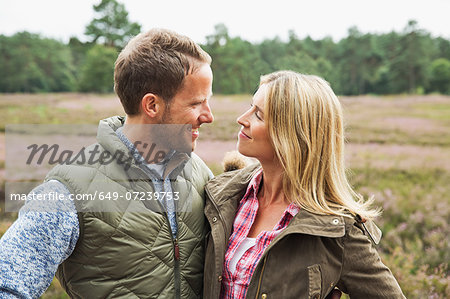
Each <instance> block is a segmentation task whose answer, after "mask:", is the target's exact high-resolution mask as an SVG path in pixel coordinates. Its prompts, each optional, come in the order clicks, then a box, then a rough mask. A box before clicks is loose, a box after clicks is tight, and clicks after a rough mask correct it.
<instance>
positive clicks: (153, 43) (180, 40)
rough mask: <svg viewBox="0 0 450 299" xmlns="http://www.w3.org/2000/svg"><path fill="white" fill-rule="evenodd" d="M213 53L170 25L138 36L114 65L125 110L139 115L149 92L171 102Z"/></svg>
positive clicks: (209, 60)
mask: <svg viewBox="0 0 450 299" xmlns="http://www.w3.org/2000/svg"><path fill="white" fill-rule="evenodd" d="M200 63H208V64H211V57H210V56H209V55H208V53H206V52H205V51H204V50H203V49H202V48H200V46H199V45H197V44H196V43H195V42H194V41H193V40H191V39H190V38H188V37H187V36H184V35H181V34H178V33H176V32H173V31H170V30H166V29H152V30H150V31H148V32H146V33H141V34H139V35H137V36H136V37H134V38H133V39H132V40H130V42H129V43H128V44H127V45H126V47H125V48H124V49H123V50H122V52H121V53H120V54H119V56H118V57H117V60H116V64H115V69H114V90H115V91H116V93H117V95H118V96H119V98H120V101H121V102H122V106H123V108H124V110H125V113H126V114H128V115H136V114H138V113H139V110H140V107H139V106H140V103H141V100H142V98H143V96H144V95H145V94H146V93H153V94H156V95H158V96H160V97H162V98H163V99H164V100H165V101H166V102H167V103H169V102H170V100H171V99H172V98H173V97H174V96H175V94H176V93H177V92H178V90H179V89H180V87H181V86H182V83H183V80H184V78H185V77H186V76H187V74H189V73H192V72H194V71H195V69H196V67H197V66H198V65H199V64H200Z"/></svg>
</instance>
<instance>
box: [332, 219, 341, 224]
mask: <svg viewBox="0 0 450 299" xmlns="http://www.w3.org/2000/svg"><path fill="white" fill-rule="evenodd" d="M331 223H333V224H334V225H338V224H339V219H337V218H334V219H333V221H332V222H331Z"/></svg>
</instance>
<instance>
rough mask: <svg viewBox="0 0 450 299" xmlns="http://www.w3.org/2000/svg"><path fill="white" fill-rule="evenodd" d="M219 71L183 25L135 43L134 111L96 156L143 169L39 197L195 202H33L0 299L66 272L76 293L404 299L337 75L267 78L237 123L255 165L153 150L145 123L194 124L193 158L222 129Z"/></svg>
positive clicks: (129, 79) (6, 255) (94, 176)
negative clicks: (355, 183)
mask: <svg viewBox="0 0 450 299" xmlns="http://www.w3.org/2000/svg"><path fill="white" fill-rule="evenodd" d="M210 63H211V58H210V57H209V55H208V54H207V53H206V52H204V51H203V50H202V49H201V48H200V47H199V46H198V45H197V44H195V43H194V42H193V41H192V40H191V39H189V38H187V37H185V36H181V35H179V34H176V33H174V32H171V31H167V30H161V29H154V30H150V31H149V32H147V33H144V34H140V35H138V36H137V37H135V38H134V39H132V40H131V41H130V42H129V43H128V45H127V46H126V47H125V48H124V49H123V51H122V52H121V53H120V55H119V57H118V59H117V61H116V65H115V73H114V80H115V91H116V93H117V94H118V96H119V98H120V100H121V102H122V105H123V108H124V110H125V113H126V117H125V118H121V117H113V118H109V119H106V120H103V121H101V122H100V124H99V127H98V134H97V141H98V144H95V145H93V146H97V147H99V148H100V152H99V155H101V154H102V153H105V152H109V153H113V152H115V151H116V150H120V151H122V152H126V153H128V155H130V156H132V157H133V159H132V160H133V162H132V164H131V166H130V167H129V168H127V169H124V167H123V165H120V164H119V163H110V164H108V165H102V164H101V163H94V164H90V165H83V166H79V165H59V166H57V167H55V168H54V169H53V170H52V171H51V172H50V173H49V174H48V175H47V177H46V179H45V182H44V183H43V184H41V185H39V186H38V187H36V188H35V189H34V190H33V192H34V193H35V194H36V193H37V194H46V193H49V192H57V193H59V194H61V195H62V196H65V197H69V196H70V195H73V194H93V193H94V192H98V191H103V192H117V194H120V195H125V194H128V193H130V192H135V191H142V192H147V193H152V194H153V193H158V192H159V193H160V192H166V193H173V194H181V195H182V196H181V197H183V196H184V197H183V198H184V201H185V202H187V201H188V202H189V207H190V208H188V209H184V210H183V209H179V208H178V206H177V205H176V204H175V203H174V201H173V200H166V201H164V200H162V201H158V204H159V205H158V204H154V203H150V204H147V202H140V201H126V202H125V204H124V201H117V202H110V203H108V204H109V206H108V208H109V210H108V211H104V210H102V209H99V206H100V205H102V204H104V202H99V201H91V202H87V203H86V202H78V201H57V202H52V203H49V204H50V205H53V206H52V207H51V208H52V212H46V213H42V212H36V211H34V210H33V205H35V204H36V203H34V202H29V203H27V204H26V205H25V206H24V207H23V208H22V210H21V211H20V214H19V218H18V220H17V221H16V222H15V223H13V225H12V226H11V227H10V229H9V230H8V231H7V232H6V233H5V235H4V236H3V237H2V239H1V240H0V298H37V297H39V296H40V295H41V294H42V293H43V292H44V291H45V289H46V288H47V287H48V286H49V284H50V282H51V281H52V279H53V277H54V275H55V274H56V276H57V277H58V279H59V281H60V282H61V284H62V286H63V287H64V289H65V290H66V292H67V293H68V294H69V295H70V296H71V297H74V298H199V297H204V298H219V297H221V298H325V297H326V296H327V295H328V294H330V292H332V291H333V289H335V288H339V289H340V290H342V292H345V293H348V294H349V295H350V296H351V297H352V298H403V297H404V296H403V294H402V292H401V290H400V287H399V286H398V284H397V282H396V280H395V278H394V277H393V276H392V274H391V272H390V271H389V269H388V268H387V267H386V266H384V265H383V264H382V263H381V261H380V259H379V256H378V254H377V252H376V250H375V249H374V246H373V245H372V242H373V243H378V241H379V239H380V232H379V230H378V229H377V228H376V226H375V225H374V224H373V223H372V221H371V220H370V219H371V218H373V217H374V216H376V215H377V212H376V211H374V210H371V209H370V208H368V207H367V204H365V203H363V202H362V201H361V200H360V197H359V195H357V194H355V193H354V191H353V190H352V189H351V187H350V186H349V185H348V182H347V179H346V176H345V173H344V170H345V168H344V165H343V162H344V161H343V160H344V155H343V146H344V136H343V125H342V112H341V108H340V104H339V101H338V99H337V98H336V96H335V95H334V93H333V91H332V90H331V88H330V87H329V86H328V84H327V83H326V82H325V81H324V80H322V79H320V78H318V77H315V76H307V75H301V74H297V73H294V72H290V71H280V72H275V73H272V74H269V75H266V76H263V77H262V78H261V82H260V86H259V89H258V91H257V92H256V94H255V95H254V97H253V101H252V105H251V108H250V109H249V110H248V111H247V112H245V113H244V114H243V115H242V116H240V117H239V118H238V123H239V124H240V125H241V126H242V129H241V131H240V132H239V137H238V138H239V141H238V149H239V151H240V152H241V153H242V154H243V155H246V156H249V157H254V158H256V159H257V160H258V161H259V163H257V164H255V165H251V166H248V167H246V168H243V169H240V170H235V171H230V172H226V173H224V174H222V175H220V176H218V177H216V178H213V176H212V173H211V171H210V170H209V169H208V167H207V166H206V165H205V164H204V162H203V161H202V160H201V159H200V158H199V157H198V156H196V155H195V154H194V153H192V154H190V155H186V154H185V153H183V152H182V151H180V152H178V151H170V152H168V154H167V155H166V156H165V157H164V156H161V157H159V159H156V158H155V157H149V156H147V155H145V154H144V153H145V151H146V149H145V148H144V147H145V146H144V145H145V144H147V142H151V141H152V136H146V137H145V138H146V139H145V141H146V142H142V138H143V130H142V128H143V126H145V125H155V124H168V125H170V124H184V125H189V128H190V130H189V146H190V148H192V149H194V147H195V143H196V139H197V138H198V136H199V131H198V129H199V127H200V126H201V125H202V124H203V123H210V122H212V121H213V115H212V113H211V110H210V107H209V103H208V101H209V99H210V97H211V94H212V91H211V87H212V71H211V68H210ZM146 135H148V132H146ZM162 135H164V133H163V134H162ZM166 135H167V136H166V137H170V136H169V135H170V134H168V133H167V134H166ZM159 137H161V136H159ZM161 149H162V150H167V149H164V148H163V147H162V148H161ZM86 150H88V149H86ZM143 157H146V158H143ZM147 158H148V159H147ZM150 161H151V163H149V162H150ZM155 162H157V163H155ZM188 162H189V165H190V168H189V171H188V170H186V167H185V166H186V165H187V163H188ZM183 193H189V196H186V195H183ZM182 200H183V199H180V202H181V201H182ZM177 204H179V203H177ZM124 205H125V206H124ZM132 206H133V207H132ZM158 208H159V209H158ZM55 211H56V212H55ZM205 215H206V218H205ZM338 297H339V296H338Z"/></svg>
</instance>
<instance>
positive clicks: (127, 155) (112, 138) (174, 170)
mask: <svg viewBox="0 0 450 299" xmlns="http://www.w3.org/2000/svg"><path fill="white" fill-rule="evenodd" d="M124 124H125V117H123V116H113V117H109V118H106V119H103V120H101V121H100V122H99V126H98V131H97V141H98V143H99V144H100V145H101V146H102V147H103V148H104V149H106V150H107V151H108V152H110V153H112V154H115V153H121V154H122V155H123V156H122V157H123V158H122V159H121V160H122V161H126V163H129V164H130V165H128V166H129V167H130V168H135V169H142V167H141V166H142V165H141V164H142V163H144V161H143V158H142V156H140V155H139V154H137V155H138V156H139V157H138V158H136V157H135V155H134V154H133V153H134V152H136V153H137V151H136V150H135V149H134V145H132V143H131V142H130V141H129V140H128V139H126V141H128V142H129V144H127V143H126V142H124V140H122V139H121V138H120V136H119V135H118V134H117V132H116V131H117V130H118V129H119V128H121V127H123V125H124ZM123 136H125V135H123ZM125 138H126V136H125ZM130 146H131V147H133V148H130ZM133 149H134V150H133ZM189 159H190V156H189V155H187V154H185V153H178V152H175V153H173V154H172V155H171V157H170V158H169V159H168V160H167V161H166V167H165V171H164V174H163V177H164V178H166V177H170V178H176V177H177V176H178V175H179V173H180V172H181V171H182V170H183V169H184V167H185V165H186V163H187V162H188V161H189Z"/></svg>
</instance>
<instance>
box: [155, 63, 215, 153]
mask: <svg viewBox="0 0 450 299" xmlns="http://www.w3.org/2000/svg"><path fill="white" fill-rule="evenodd" d="M212 80H213V75H212V71H211V67H210V66H209V65H208V64H207V63H204V64H202V65H201V66H200V67H199V68H198V69H197V70H196V71H195V72H194V73H192V74H189V75H187V76H186V78H185V79H184V81H183V86H182V87H181V89H180V90H179V91H178V92H177V93H176V94H175V96H174V97H173V99H172V101H171V102H170V105H169V107H168V111H164V116H163V118H162V123H163V124H183V125H191V126H192V128H191V130H190V132H188V133H189V137H190V138H191V139H192V141H191V142H192V150H194V148H195V145H196V141H197V138H198V137H199V130H198V129H199V128H200V126H201V125H202V124H203V123H211V122H212V121H213V120H214V117H213V115H212V113H211V108H210V107H209V99H210V98H211V96H212ZM166 107H167V106H166ZM166 110H167V109H166Z"/></svg>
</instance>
